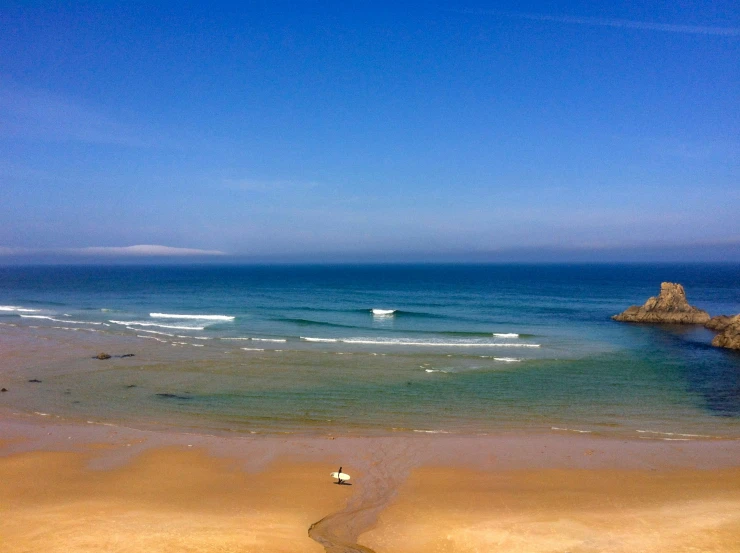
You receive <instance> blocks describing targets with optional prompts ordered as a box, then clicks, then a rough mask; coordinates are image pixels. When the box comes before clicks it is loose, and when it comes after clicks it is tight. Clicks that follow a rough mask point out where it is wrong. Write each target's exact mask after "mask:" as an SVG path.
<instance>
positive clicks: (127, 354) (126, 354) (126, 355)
mask: <svg viewBox="0 0 740 553" xmlns="http://www.w3.org/2000/svg"><path fill="white" fill-rule="evenodd" d="M133 356H134V354H133V353H124V354H123V355H119V356H118V357H120V358H121V359H125V358H126V357H133Z"/></svg>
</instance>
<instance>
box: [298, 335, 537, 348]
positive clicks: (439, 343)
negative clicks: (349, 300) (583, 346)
mask: <svg viewBox="0 0 740 553" xmlns="http://www.w3.org/2000/svg"><path fill="white" fill-rule="evenodd" d="M300 338H301V340H303V341H305V342H332V343H334V342H341V343H343V344H360V345H381V346H422V347H468V348H476V347H478V348H480V347H483V348H489V347H490V348H503V347H506V348H538V347H540V344H522V343H512V342H498V343H496V342H483V341H480V340H458V341H454V342H452V341H443V340H415V339H413V338H315V337H310V336H301V337H300Z"/></svg>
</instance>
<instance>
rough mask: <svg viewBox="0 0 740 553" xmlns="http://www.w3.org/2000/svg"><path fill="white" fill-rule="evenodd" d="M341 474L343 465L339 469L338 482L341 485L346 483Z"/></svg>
mask: <svg viewBox="0 0 740 553" xmlns="http://www.w3.org/2000/svg"><path fill="white" fill-rule="evenodd" d="M341 475H342V467H339V470H338V471H337V484H339V485H341V484H343V483H344V482H342V479H341V478H340V476H341Z"/></svg>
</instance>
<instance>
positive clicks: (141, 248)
mask: <svg viewBox="0 0 740 553" xmlns="http://www.w3.org/2000/svg"><path fill="white" fill-rule="evenodd" d="M0 255H8V256H10V255H16V256H17V255H22V256H26V255H74V256H103V257H188V256H219V255H227V254H226V253H225V252H222V251H219V250H200V249H196V248H174V247H172V246H160V245H156V244H140V245H136V246H92V247H88V248H56V249H41V248H36V249H34V248H10V247H7V246H0Z"/></svg>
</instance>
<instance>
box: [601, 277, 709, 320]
mask: <svg viewBox="0 0 740 553" xmlns="http://www.w3.org/2000/svg"><path fill="white" fill-rule="evenodd" d="M612 319H614V320H615V321H621V322H628V323H668V324H704V323H706V322H708V321H709V313H707V312H706V311H703V310H701V309H697V308H696V307H693V306H691V305H689V303H688V302H687V301H686V292H685V291H684V289H683V286H681V285H680V284H675V283H673V282H663V283H661V285H660V294H659V295H658V296H653V297H651V298H649V299H648V300H647V301H646V302H645V304H644V305H641V306H640V305H633V306H631V307H628V308H627V309H626V310H625V311H624V312H622V313H620V314H619V315H614V316H613V317H612Z"/></svg>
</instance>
